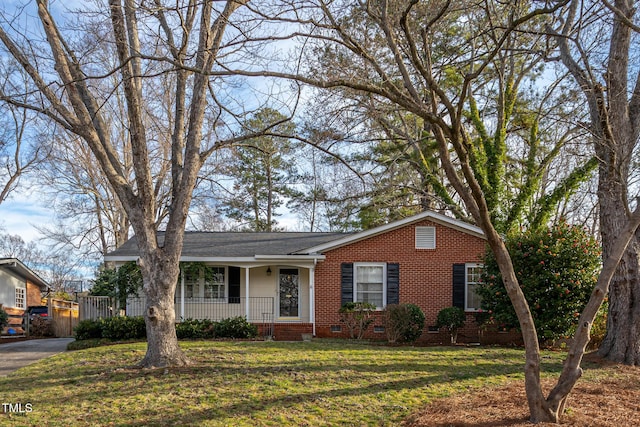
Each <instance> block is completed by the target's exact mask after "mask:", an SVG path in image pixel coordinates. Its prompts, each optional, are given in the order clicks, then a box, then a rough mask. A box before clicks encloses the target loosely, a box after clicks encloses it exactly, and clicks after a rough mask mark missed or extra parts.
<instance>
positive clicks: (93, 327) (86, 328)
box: [73, 319, 102, 341]
mask: <svg viewBox="0 0 640 427" xmlns="http://www.w3.org/2000/svg"><path fill="white" fill-rule="evenodd" d="M73 331H74V337H75V339H76V340H78V341H82V340H90V339H96V338H102V319H98V320H92V319H87V320H81V321H80V322H78V326H76V327H75V328H74V329H73Z"/></svg>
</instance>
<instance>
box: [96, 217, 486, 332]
mask: <svg viewBox="0 0 640 427" xmlns="http://www.w3.org/2000/svg"><path fill="white" fill-rule="evenodd" d="M162 238H163V235H162V233H160V234H159V239H162ZM484 251H485V239H484V236H483V233H482V231H481V230H480V228H478V227H476V226H473V225H470V224H468V223H465V222H462V221H459V220H455V219H452V218H450V217H447V216H444V215H441V214H438V213H435V212H430V211H427V212H423V213H421V214H418V215H415V216H412V217H409V218H405V219H403V220H399V221H395V222H392V223H389V224H386V225H383V226H380V227H376V228H373V229H370V230H366V231H362V232H358V233H350V234H345V233H297V232H273V233H234V232H186V233H185V239H184V248H183V252H182V257H181V262H183V263H196V264H183V269H182V274H181V277H180V281H179V283H178V285H177V288H176V298H175V310H176V318H177V319H187V318H194V319H198V318H200V319H201V318H209V319H213V320H220V319H222V318H227V317H233V316H243V317H245V318H246V319H247V320H248V321H250V322H252V323H256V324H259V325H260V326H261V327H262V330H263V333H265V334H269V335H274V336H275V338H276V339H287V340H289V339H297V340H299V339H301V334H303V333H308V334H313V335H315V336H318V337H347V336H348V334H347V331H346V330H345V328H344V326H343V325H341V323H340V316H339V312H338V311H339V309H340V307H341V306H342V304H344V303H345V302H349V301H367V302H371V303H372V304H374V305H376V307H377V308H378V309H379V310H378V311H381V310H382V309H383V308H384V307H385V306H386V305H388V304H397V303H413V304H416V305H418V306H420V307H421V308H422V310H423V311H424V313H425V316H426V325H427V326H433V325H435V322H436V316H437V313H438V312H439V311H440V310H441V309H443V308H446V307H450V306H452V305H455V306H459V307H461V308H464V309H465V311H466V312H467V318H468V322H467V326H466V327H465V328H464V329H463V330H462V331H461V333H460V334H459V340H460V341H465V340H466V341H477V340H478V327H477V324H476V323H475V314H476V312H477V310H478V309H479V308H480V301H479V300H478V298H477V297H476V296H475V293H474V285H475V283H477V281H478V280H479V272H480V268H481V265H480V262H481V258H482V255H483V254H484ZM137 256H138V255H137V246H136V241H135V237H134V238H132V239H130V240H129V241H128V242H127V243H126V244H124V245H123V246H122V247H120V248H119V249H117V250H115V251H113V252H111V253H110V254H108V255H107V256H106V257H105V261H112V262H115V263H116V264H118V263H120V264H121V263H123V262H126V261H135V260H136V259H137ZM143 312H144V301H143V299H136V298H129V299H128V303H127V314H129V315H140V314H142V313H143ZM272 328H273V329H272ZM365 337H367V338H379V339H384V338H385V334H384V324H383V322H382V317H381V315H380V313H379V312H378V313H376V322H374V325H372V327H370V329H369V330H368V331H367V334H366V335H365ZM446 339H447V338H446V336H444V335H443V334H442V333H438V332H437V331H435V330H433V328H431V333H429V328H425V332H424V333H423V336H422V338H421V340H422V341H432V342H441V341H445V342H446Z"/></svg>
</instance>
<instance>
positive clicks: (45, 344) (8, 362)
mask: <svg viewBox="0 0 640 427" xmlns="http://www.w3.org/2000/svg"><path fill="white" fill-rule="evenodd" d="M71 341H73V338H47V339H41V340H27V341H18V342H12V343H7V344H0V377H4V376H7V375H9V374H10V373H11V372H13V371H15V370H17V369H20V368H22V367H23V366H27V365H30V364H32V363H34V362H37V361H38V360H40V359H44V358H47V357H50V356H53V355H54V354H58V353H62V352H63V351H65V350H66V349H67V344H69V343H70V342H71Z"/></svg>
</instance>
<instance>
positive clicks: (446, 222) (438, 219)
mask: <svg viewBox="0 0 640 427" xmlns="http://www.w3.org/2000/svg"><path fill="white" fill-rule="evenodd" d="M425 219H428V220H431V221H432V222H434V223H436V224H440V225H443V226H445V227H449V228H452V229H455V230H458V231H461V232H463V233H466V234H469V235H472V236H475V237H479V238H482V239H485V238H486V237H485V235H484V233H483V232H482V229H481V228H480V227H477V226H475V225H472V224H469V223H466V222H464V221H460V220H457V219H454V218H450V217H448V216H445V215H442V214H439V213H436V212H432V211H425V212H422V213H419V214H417V215H413V216H410V217H407V218H403V219H401V220H398V221H394V222H390V223H388V224H384V225H381V226H379V227H375V228H371V229H369V230H365V231H361V232H359V233H354V234H351V235H348V236H344V237H342V238H340V239H336V240H332V241H330V242H326V243H323V244H320V245H317V246H312V247H309V248H306V249H304V251H300V252H298V253H324V252H326V251H329V250H331V249H336V248H339V247H341V246H345V245H350V244H352V243H355V242H358V241H361V240H365V239H368V238H371V237H373V236H377V235H380V234H384V233H387V232H389V231H392V230H396V229H398V228H401V227H405V226H407V225H410V224H413V223H417V222H420V221H423V220H425Z"/></svg>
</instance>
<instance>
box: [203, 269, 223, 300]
mask: <svg viewBox="0 0 640 427" xmlns="http://www.w3.org/2000/svg"><path fill="white" fill-rule="evenodd" d="M204 268H221V269H222V274H223V275H224V280H223V281H222V284H220V285H216V286H223V295H222V296H218V297H217V298H213V297H206V296H205V291H206V289H205V288H206V281H205V274H204V273H205V272H204V269H202V270H200V274H201V279H202V297H203V298H204V300H205V301H224V302H226V301H227V297H228V295H229V274H228V269H227V267H226V266H223V265H207V266H205V267H204Z"/></svg>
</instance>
